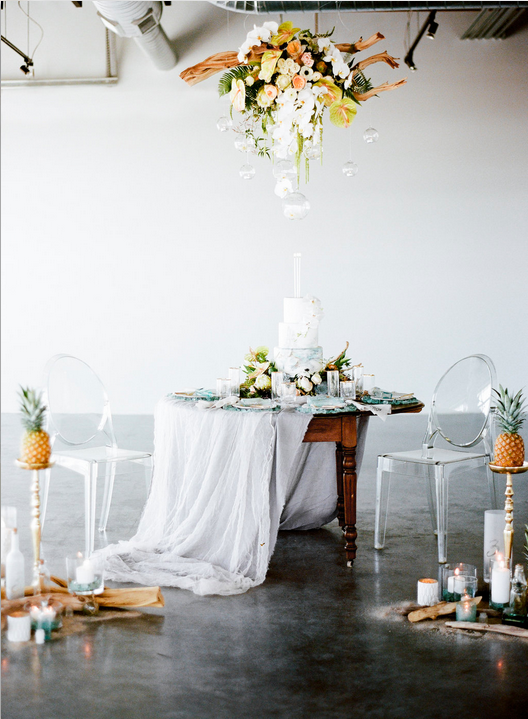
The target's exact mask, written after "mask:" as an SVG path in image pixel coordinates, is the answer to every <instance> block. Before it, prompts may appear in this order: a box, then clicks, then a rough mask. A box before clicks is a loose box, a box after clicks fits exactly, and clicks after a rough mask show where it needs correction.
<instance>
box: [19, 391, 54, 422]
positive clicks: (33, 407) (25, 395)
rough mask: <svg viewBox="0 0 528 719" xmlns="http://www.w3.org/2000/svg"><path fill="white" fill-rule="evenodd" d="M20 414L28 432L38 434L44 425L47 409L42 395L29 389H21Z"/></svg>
mask: <svg viewBox="0 0 528 719" xmlns="http://www.w3.org/2000/svg"><path fill="white" fill-rule="evenodd" d="M18 396H19V398H20V413H21V414H22V424H23V426H24V427H25V429H26V430H27V431H28V432H38V431H39V430H40V429H42V425H43V424H44V417H45V413H46V409H47V407H46V406H45V405H44V404H43V403H42V394H41V393H40V392H37V391H36V390H34V389H30V388H29V387H22V386H21V387H20V389H19V391H18Z"/></svg>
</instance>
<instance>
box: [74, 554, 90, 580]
mask: <svg viewBox="0 0 528 719" xmlns="http://www.w3.org/2000/svg"><path fill="white" fill-rule="evenodd" d="M94 578H95V575H94V569H93V564H92V563H91V562H90V560H89V559H85V560H84V562H83V563H82V564H81V565H80V566H79V567H77V568H76V570H75V581H76V582H77V584H91V583H92V582H93V581H94Z"/></svg>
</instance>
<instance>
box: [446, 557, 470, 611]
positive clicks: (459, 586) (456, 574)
mask: <svg viewBox="0 0 528 719" xmlns="http://www.w3.org/2000/svg"><path fill="white" fill-rule="evenodd" d="M467 577H474V578H475V579H476V578H477V568H476V566H475V565H474V564H467V563H466V562H458V563H457V564H445V565H444V566H443V568H442V599H443V600H444V601H446V602H458V601H460V599H461V597H462V595H463V594H464V589H465V587H466V578H467Z"/></svg>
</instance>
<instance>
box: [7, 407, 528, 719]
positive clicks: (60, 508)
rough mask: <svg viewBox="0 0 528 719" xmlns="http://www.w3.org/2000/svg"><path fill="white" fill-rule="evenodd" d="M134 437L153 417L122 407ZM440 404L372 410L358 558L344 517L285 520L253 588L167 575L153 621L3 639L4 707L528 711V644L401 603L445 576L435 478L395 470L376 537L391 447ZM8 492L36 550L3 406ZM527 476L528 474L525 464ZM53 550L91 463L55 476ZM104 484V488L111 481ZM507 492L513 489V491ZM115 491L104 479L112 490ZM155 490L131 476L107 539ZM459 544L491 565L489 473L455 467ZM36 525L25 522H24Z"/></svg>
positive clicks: (27, 712)
mask: <svg viewBox="0 0 528 719" xmlns="http://www.w3.org/2000/svg"><path fill="white" fill-rule="evenodd" d="M115 420H116V422H115V423H116V433H117V436H118V439H119V440H120V444H121V445H122V446H123V447H130V448H136V449H137V448H139V449H149V448H151V447H152V443H153V423H152V418H151V417H146V416H136V417H130V416H129V417H116V418H115ZM425 422H426V417H425V416H417V417H413V416H409V417H390V418H389V419H388V421H387V422H386V423H382V422H381V421H380V420H377V419H375V420H372V421H371V427H370V430H369V433H370V434H369V439H368V441H367V448H366V453H365V461H364V466H363V471H362V474H361V476H360V479H359V486H358V558H357V560H356V563H355V566H354V568H353V570H348V569H347V568H346V566H345V561H344V553H343V551H342V544H343V539H342V534H341V532H340V530H339V527H337V525H336V523H335V522H334V523H332V524H331V525H328V526H327V527H324V528H322V529H319V530H313V531H310V532H284V533H281V535H280V537H279V541H278V544H277V548H276V550H275V554H274V556H273V558H272V561H271V566H270V570H269V573H268V577H267V579H266V582H265V583H264V584H263V585H261V586H260V587H257V588H256V589H253V590H251V591H249V592H248V593H247V594H243V595H240V596H236V597H226V598H223V597H205V598H204V597H197V596H195V595H193V594H191V593H189V592H186V591H182V590H177V589H167V590H164V595H165V599H166V607H165V609H163V610H150V611H149V612H148V614H149V616H148V617H147V618H146V619H137V620H129V621H127V622H123V621H121V622H119V621H115V622H109V623H107V624H104V625H99V626H97V627H94V628H93V630H90V632H88V633H84V634H79V635H75V636H70V637H66V638H63V639H61V640H57V641H55V642H53V643H50V644H45V645H43V646H40V647H37V646H36V645H32V647H31V648H19V649H18V650H17V648H16V645H12V644H11V645H10V644H9V643H7V642H6V640H5V638H3V639H2V649H3V658H2V685H3V686H2V691H3V700H2V703H3V711H4V714H3V716H5V717H6V719H7V718H9V719H37V717H38V719H48V718H49V719H51V718H52V717H53V719H81V717H82V719H92V718H93V719H96V718H97V719H98V718H99V717H107V718H108V719H121V718H123V719H125V718H126V719H136V718H138V719H139V718H141V719H143V718H144V717H155V718H156V719H173V718H174V719H176V718H181V719H209V718H210V717H211V718H212V717H214V719H238V718H240V719H242V718H243V719H249V718H250V717H257V719H268V718H270V719H271V717H280V718H282V717H284V718H285V719H307V718H308V717H314V719H337V718H343V719H348V718H349V717H350V716H356V715H360V714H362V715H363V716H366V717H368V719H377V718H379V719H386V718H392V717H394V718H398V719H409V718H410V717H422V718H429V717H431V718H433V717H440V718H444V717H467V718H468V719H478V718H480V717H502V716H506V715H508V716H515V715H518V716H521V712H522V711H523V710H524V709H525V707H526V701H527V699H528V682H527V681H526V676H527V673H526V670H527V657H528V642H525V641H524V640H520V639H511V638H508V637H497V636H487V635H486V636H476V637H475V636H471V635H464V636H459V635H458V634H453V635H445V634H443V633H439V632H437V631H434V630H432V629H428V628H427V626H426V625H425V624H422V625H417V626H412V625H411V624H410V623H408V622H407V621H406V620H403V619H402V618H400V617H398V616H397V615H395V614H391V613H390V612H387V611H386V610H387V607H389V606H390V605H391V604H396V603H398V602H402V601H405V600H408V599H413V598H414V596H415V587H416V580H417V579H418V578H419V577H424V576H433V577H434V576H436V574H437V570H438V565H437V563H436V545H435V538H434V536H433V534H432V533H431V523H430V519H429V515H428V513H427V501H426V495H425V488H424V487H423V486H422V485H421V484H420V483H419V482H416V481H413V480H411V479H407V478H404V477H396V478H395V480H394V481H393V485H392V488H391V510H390V514H389V528H388V531H387V547H386V549H385V550H384V551H382V552H377V551H375V550H374V549H373V548H372V545H373V535H374V496H375V466H376V456H377V454H378V453H380V452H385V451H399V450H405V449H416V448H418V447H419V446H420V444H421V439H422V435H423V431H424V428H425ZM2 425H3V432H2V436H3V439H2V443H3V446H2V470H3V472H2V504H14V505H16V506H17V508H18V511H19V526H20V527H21V546H22V550H23V551H24V553H25V556H26V558H27V560H26V561H27V562H28V564H29V562H30V558H31V547H30V535H29V529H28V526H29V519H30V515H29V477H28V475H27V474H26V473H24V472H22V471H21V470H18V469H17V468H16V467H15V466H14V465H13V460H14V458H15V457H16V456H17V449H18V442H19V437H20V425H19V420H18V417H17V416H15V415H5V416H4V417H3V421H2ZM524 476H526V475H524ZM52 481H53V484H52V487H51V491H50V498H49V505H48V516H47V520H46V527H45V532H44V538H43V549H44V553H45V556H46V559H47V562H48V564H49V566H50V569H51V571H52V573H55V574H58V575H59V576H64V556H65V554H66V553H70V552H71V551H76V550H77V549H78V548H82V547H83V544H84V541H83V502H84V498H83V487H82V480H81V479H80V476H79V475H74V474H68V472H66V471H65V470H61V469H58V470H56V471H55V472H54V476H53V477H52ZM101 489H102V488H101ZM514 490H515V526H516V536H515V547H514V549H515V559H516V561H521V559H522V540H523V537H522V529H523V525H524V524H525V523H526V521H527V518H528V482H527V481H525V480H524V479H522V480H521V479H519V481H515V482H514ZM501 491H503V487H502V489H501ZM100 494H102V492H100ZM144 498H145V487H144V482H143V475H142V471H141V468H133V469H128V473H127V474H118V476H117V478H116V485H115V495H114V502H113V504H112V509H111V513H110V521H109V530H108V533H107V536H106V537H102V536H101V535H99V536H98V537H97V541H99V542H101V543H102V542H103V541H108V542H114V541H117V540H119V539H124V538H127V537H130V536H131V535H132V534H133V533H134V528H135V526H136V525H137V521H138V519H139V515H140V512H141V507H142V505H143V502H144ZM449 500H450V515H449V527H450V533H449V545H448V558H449V559H450V560H452V561H466V562H471V563H474V564H476V565H477V566H478V567H479V574H480V577H482V556H481V555H482V535H483V512H484V510H485V509H487V508H489V499H488V492H487V484H486V479H485V475H484V474H483V473H481V471H479V472H474V473H467V474H464V475H460V476H459V477H458V478H457V477H455V478H454V479H453V481H452V482H451V486H450V493H449ZM24 528H26V529H24Z"/></svg>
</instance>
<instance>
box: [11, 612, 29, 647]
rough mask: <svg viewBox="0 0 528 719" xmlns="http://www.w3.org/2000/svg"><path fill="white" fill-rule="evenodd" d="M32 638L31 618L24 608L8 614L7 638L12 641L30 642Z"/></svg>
mask: <svg viewBox="0 0 528 719" xmlns="http://www.w3.org/2000/svg"><path fill="white" fill-rule="evenodd" d="M30 638H31V620H30V618H29V614H28V613H27V612H24V611H22V610H19V611H16V612H11V614H8V615H7V639H8V641H10V642H29V640H30Z"/></svg>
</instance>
